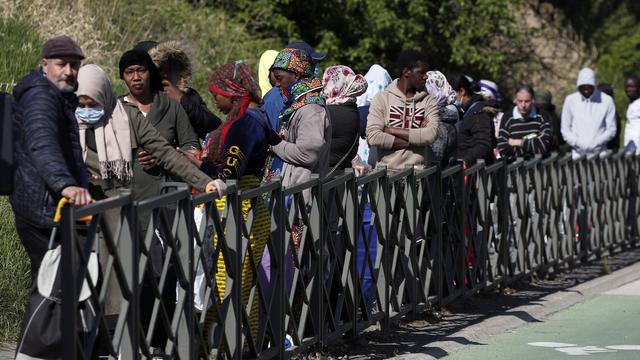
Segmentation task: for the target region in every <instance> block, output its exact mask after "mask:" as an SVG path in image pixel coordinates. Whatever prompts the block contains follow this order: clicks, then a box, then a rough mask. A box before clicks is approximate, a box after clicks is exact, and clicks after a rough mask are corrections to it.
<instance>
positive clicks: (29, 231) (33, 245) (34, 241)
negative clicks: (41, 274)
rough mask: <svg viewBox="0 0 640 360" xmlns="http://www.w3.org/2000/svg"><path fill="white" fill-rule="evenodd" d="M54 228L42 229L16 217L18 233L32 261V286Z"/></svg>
mask: <svg viewBox="0 0 640 360" xmlns="http://www.w3.org/2000/svg"><path fill="white" fill-rule="evenodd" d="M52 230H53V228H41V227H37V226H34V225H32V224H30V223H28V222H26V221H24V220H22V219H20V218H18V217H16V231H17V232H18V237H19V238H20V241H21V242H22V246H23V247H24V250H25V251H26V252H27V255H29V259H30V260H31V285H33V284H34V283H35V279H36V277H37V276H38V269H40V263H42V258H43V257H44V254H45V253H46V252H47V250H48V247H49V238H50V237H51V231H52Z"/></svg>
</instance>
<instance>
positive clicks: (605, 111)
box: [561, 68, 616, 159]
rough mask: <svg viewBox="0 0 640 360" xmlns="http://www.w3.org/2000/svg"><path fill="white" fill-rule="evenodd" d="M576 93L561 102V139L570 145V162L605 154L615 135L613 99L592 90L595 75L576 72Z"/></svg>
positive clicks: (585, 71)
mask: <svg viewBox="0 0 640 360" xmlns="http://www.w3.org/2000/svg"><path fill="white" fill-rule="evenodd" d="M577 86H578V91H577V92H574V93H573V94H570V95H569V96H567V97H566V98H565V99H564V106H563V107H562V123H561V131H562V137H563V138H564V140H565V141H566V142H567V144H569V145H571V148H572V150H573V151H572V155H573V158H574V159H576V158H578V157H580V156H581V155H586V156H587V157H588V158H592V157H594V156H596V155H598V154H599V153H600V152H602V151H605V150H606V148H607V142H609V140H611V139H613V138H614V137H615V135H616V119H615V115H616V109H615V105H614V102H613V99H612V98H611V97H610V96H609V95H607V94H605V93H603V92H601V91H600V90H598V89H597V88H596V74H595V73H594V72H593V70H591V69H589V68H584V69H582V70H580V73H579V74H578V81H577Z"/></svg>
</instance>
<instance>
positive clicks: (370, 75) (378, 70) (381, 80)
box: [356, 64, 392, 107]
mask: <svg viewBox="0 0 640 360" xmlns="http://www.w3.org/2000/svg"><path fill="white" fill-rule="evenodd" d="M364 78H365V79H366V80H367V84H368V86H367V92H365V93H364V94H362V95H360V96H358V100H356V103H357V104H358V107H360V106H369V105H371V100H373V97H374V96H376V94H378V93H379V92H382V91H384V89H385V88H386V87H387V86H388V85H389V84H391V81H392V79H391V75H389V72H387V70H385V69H384V68H383V67H382V66H380V65H378V64H373V65H371V67H370V68H369V71H367V73H366V74H365V75H364Z"/></svg>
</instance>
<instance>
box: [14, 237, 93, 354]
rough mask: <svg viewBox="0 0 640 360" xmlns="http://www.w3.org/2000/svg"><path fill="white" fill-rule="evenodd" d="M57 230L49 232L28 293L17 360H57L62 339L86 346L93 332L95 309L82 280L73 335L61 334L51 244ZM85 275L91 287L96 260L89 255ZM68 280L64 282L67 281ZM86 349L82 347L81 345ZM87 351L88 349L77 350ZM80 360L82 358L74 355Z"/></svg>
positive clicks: (57, 255) (55, 254) (56, 255)
mask: <svg viewBox="0 0 640 360" xmlns="http://www.w3.org/2000/svg"><path fill="white" fill-rule="evenodd" d="M56 232H57V229H56V228H54V229H53V231H52V232H51V241H50V242H49V250H48V251H47V252H46V254H45V256H44V258H43V259H42V263H41V265H40V268H39V270H38V277H37V281H36V282H35V284H33V286H32V288H31V291H30V293H29V302H28V306H27V309H26V311H27V314H29V318H28V319H27V322H26V324H25V325H24V329H23V334H22V338H21V340H20V343H19V344H18V348H17V351H16V360H19V359H25V360H26V359H31V360H33V359H61V358H62V354H63V352H62V338H63V337H64V336H78V339H79V341H80V342H81V343H82V342H87V341H89V340H90V339H89V338H90V334H91V333H92V332H94V333H97V332H96V325H97V324H96V321H97V318H96V313H97V309H98V306H97V305H96V304H94V303H93V301H92V299H91V298H90V295H91V292H90V290H89V286H88V284H87V281H86V280H85V281H84V282H83V285H82V289H81V290H80V295H79V297H78V303H77V311H78V316H77V317H76V318H77V322H76V326H75V329H76V334H63V332H62V326H61V325H62V281H63V276H62V274H61V271H60V260H61V246H60V245H57V246H55V247H53V245H54V244H55V242H54V239H55V236H56ZM88 273H89V276H90V278H91V280H92V282H93V284H94V285H96V284H97V281H98V278H99V266H98V258H97V256H96V254H95V253H91V255H90V257H89V263H88ZM71 279H72V277H69V278H67V281H70V280H71ZM85 345H86V344H85ZM81 348H82V349H87V348H89V346H84V345H83V346H81ZM78 356H79V358H83V357H84V354H80V353H79V354H78Z"/></svg>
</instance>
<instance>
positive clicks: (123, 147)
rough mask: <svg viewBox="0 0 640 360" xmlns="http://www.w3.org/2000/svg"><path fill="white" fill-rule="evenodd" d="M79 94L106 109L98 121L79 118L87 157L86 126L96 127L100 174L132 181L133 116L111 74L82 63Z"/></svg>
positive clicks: (109, 177)
mask: <svg viewBox="0 0 640 360" xmlns="http://www.w3.org/2000/svg"><path fill="white" fill-rule="evenodd" d="M76 95H78V96H80V95H85V96H88V97H90V98H92V99H93V100H94V101H95V102H97V103H98V104H100V105H102V106H103V107H104V111H105V115H104V117H103V119H102V120H101V121H100V122H99V123H97V124H95V125H89V124H85V123H83V122H82V121H80V120H78V125H79V128H80V145H81V146H82V155H83V158H84V159H85V160H86V159H87V146H86V130H87V129H88V128H91V127H93V129H94V133H95V138H96V151H97V152H98V161H99V162H100V176H101V177H102V179H104V180H107V179H112V178H114V177H115V178H116V179H118V181H121V182H123V183H127V182H129V180H131V177H132V175H133V171H132V169H131V157H132V150H131V135H130V129H129V117H128V116H127V113H126V112H125V110H124V107H123V106H122V103H121V102H120V101H119V100H118V99H117V98H116V96H115V95H114V94H113V90H112V89H111V82H110V81H109V77H108V76H107V74H106V73H105V72H104V71H103V70H102V69H101V68H100V67H99V66H97V65H93V64H91V65H85V66H83V67H81V68H80V71H79V72H78V90H77V91H76Z"/></svg>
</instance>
